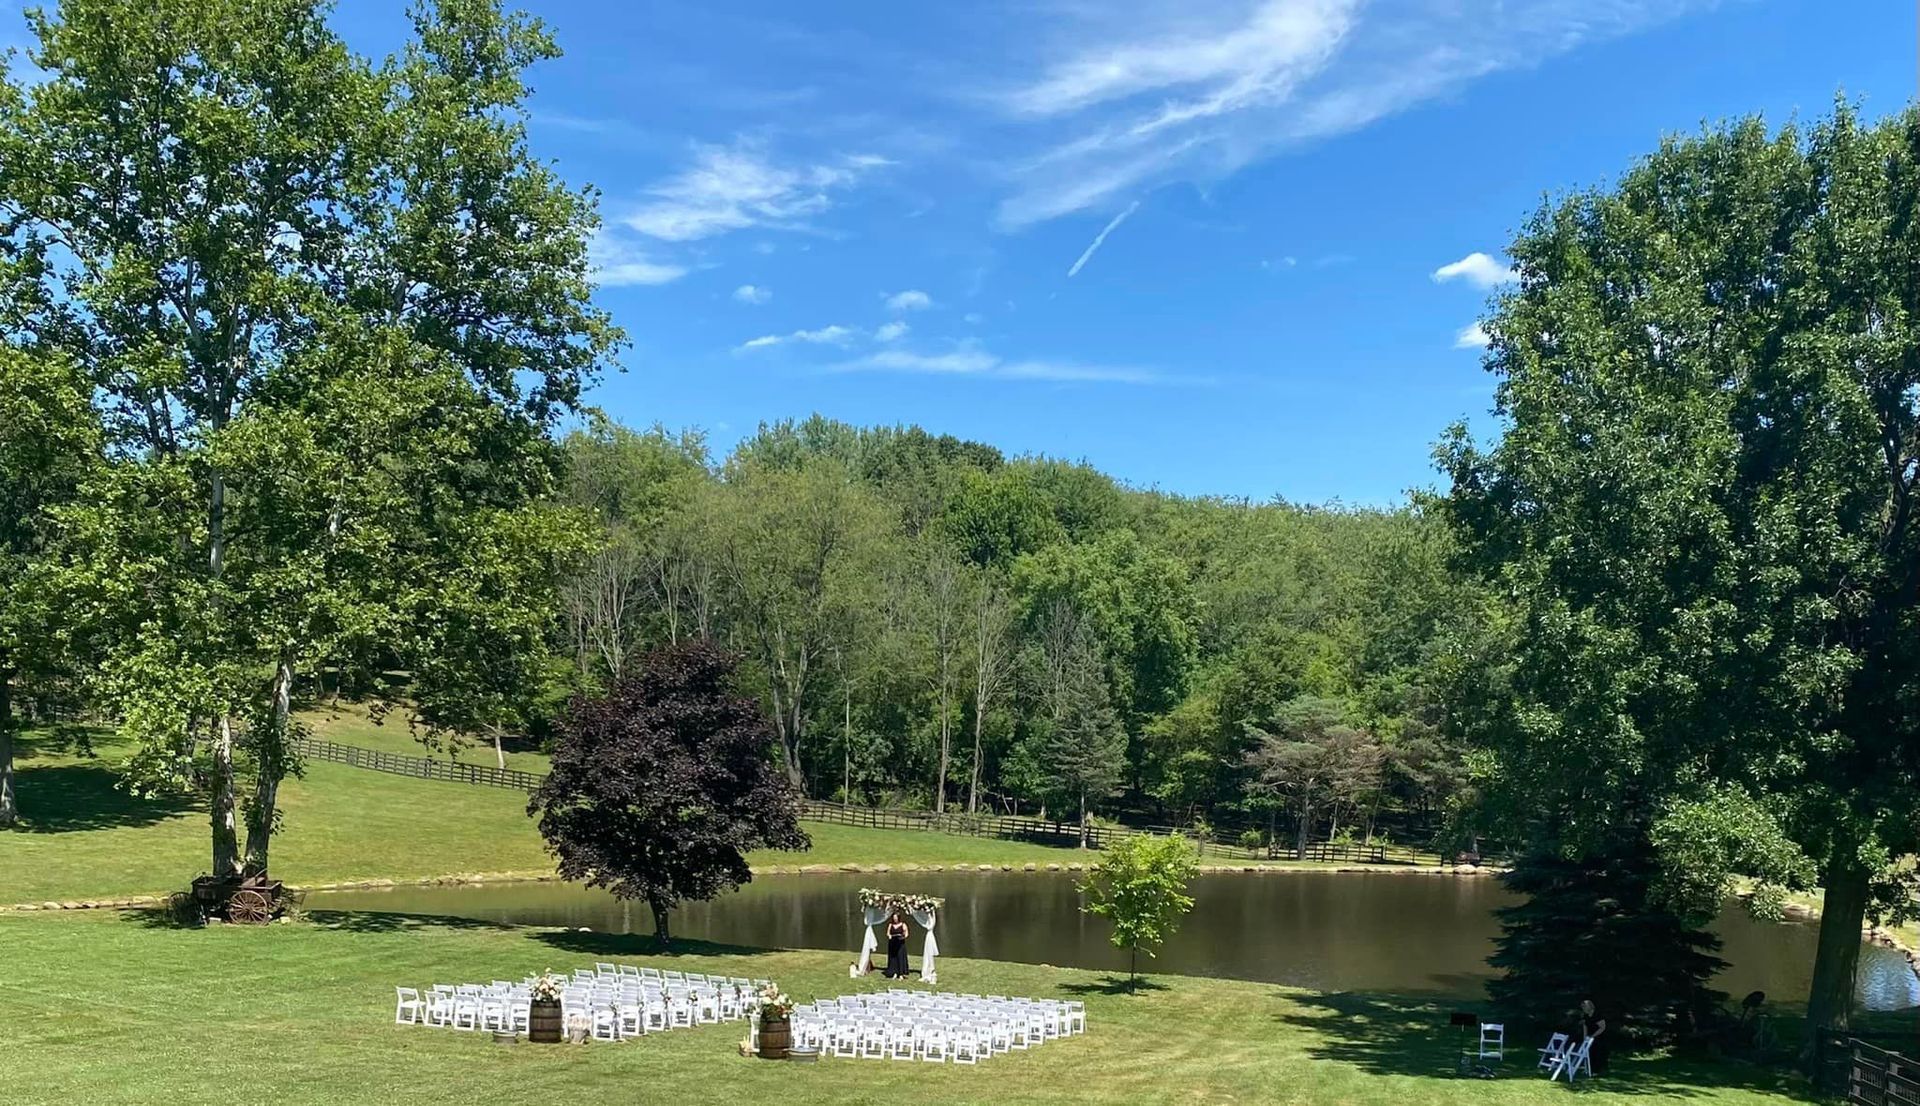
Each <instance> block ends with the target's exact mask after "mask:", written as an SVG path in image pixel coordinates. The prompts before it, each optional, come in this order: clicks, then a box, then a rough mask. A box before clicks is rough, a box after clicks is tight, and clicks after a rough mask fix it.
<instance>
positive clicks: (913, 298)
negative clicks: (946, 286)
mask: <svg viewBox="0 0 1920 1106" xmlns="http://www.w3.org/2000/svg"><path fill="white" fill-rule="evenodd" d="M880 294H881V295H883V296H886V298H887V309H888V310H889V311H925V310H926V309H927V308H929V307H932V306H933V297H932V296H929V295H927V294H926V293H925V292H922V291H920V290H919V289H917V288H909V289H907V290H906V291H904V292H895V293H893V294H892V295H887V293H885V292H882V293H880Z"/></svg>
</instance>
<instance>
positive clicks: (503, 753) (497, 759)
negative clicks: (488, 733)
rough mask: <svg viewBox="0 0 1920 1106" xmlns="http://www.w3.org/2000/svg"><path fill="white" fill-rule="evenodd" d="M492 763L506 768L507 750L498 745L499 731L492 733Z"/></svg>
mask: <svg viewBox="0 0 1920 1106" xmlns="http://www.w3.org/2000/svg"><path fill="white" fill-rule="evenodd" d="M493 763H494V764H495V765H496V766H498V767H500V768H502V769H504V768H505V767H506V766H507V750H506V749H505V748H503V747H502V746H501V744H500V731H499V730H494V731H493Z"/></svg>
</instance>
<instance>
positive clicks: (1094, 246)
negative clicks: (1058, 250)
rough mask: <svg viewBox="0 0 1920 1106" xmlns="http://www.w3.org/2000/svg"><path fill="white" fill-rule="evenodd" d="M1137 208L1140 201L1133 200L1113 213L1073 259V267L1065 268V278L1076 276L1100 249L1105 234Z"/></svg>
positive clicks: (1110, 231)
mask: <svg viewBox="0 0 1920 1106" xmlns="http://www.w3.org/2000/svg"><path fill="white" fill-rule="evenodd" d="M1138 210H1140V201H1139V200H1135V201H1133V202H1132V203H1130V204H1128V205H1127V206H1126V210H1124V211H1122V212H1121V213H1120V214H1118V215H1115V216H1114V217H1113V218H1112V219H1111V220H1109V221H1108V223H1107V225H1106V226H1104V227H1101V228H1100V233H1099V234H1096V235H1094V236H1093V241H1091V242H1089V243H1087V248H1086V249H1084V250H1082V251H1080V259H1079V260H1077V261H1075V262H1074V263H1073V267H1072V268H1070V269H1068V270H1067V279H1069V280H1071V279H1073V278H1074V277H1075V276H1078V275H1079V273H1080V270H1081V269H1082V268H1083V267H1084V266H1085V265H1086V263H1087V262H1088V260H1090V259H1091V258H1092V257H1093V255H1094V254H1095V253H1096V252H1097V251H1098V250H1099V249H1100V245H1101V243H1103V242H1105V241H1106V240H1107V235H1109V234H1112V233H1113V232H1114V228H1116V227H1118V226H1119V225H1120V224H1121V223H1124V222H1126V221H1127V216H1129V215H1132V214H1133V213H1134V212H1136V211H1138Z"/></svg>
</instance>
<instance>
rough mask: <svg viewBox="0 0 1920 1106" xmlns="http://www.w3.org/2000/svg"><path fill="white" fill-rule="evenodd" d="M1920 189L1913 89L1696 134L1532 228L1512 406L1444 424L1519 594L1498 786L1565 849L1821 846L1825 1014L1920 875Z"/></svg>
mask: <svg viewBox="0 0 1920 1106" xmlns="http://www.w3.org/2000/svg"><path fill="white" fill-rule="evenodd" d="M1917 218H1920V116H1916V115H1914V114H1912V113H1909V114H1906V115H1902V116H1898V117H1894V118H1889V119H1887V120H1885V121H1884V122H1882V123H1879V124H1877V125H1873V126H1868V125H1864V124H1863V123H1862V122H1861V121H1860V120H1859V119H1858V118H1857V117H1856V115H1855V113H1854V112H1853V111H1852V110H1850V109H1848V108H1846V107H1844V106H1842V107H1841V108H1839V109H1837V110H1836V112H1835V114H1834V115H1833V117H1832V118H1830V119H1829V120H1827V121H1825V122H1822V123H1820V124H1818V125H1816V126H1814V127H1812V128H1811V129H1809V130H1806V131H1804V132H1803V131H1800V130H1796V129H1792V128H1789V129H1787V130H1784V131H1780V132H1778V133H1771V134H1770V133H1769V132H1768V131H1767V129H1766V128H1765V127H1764V126H1763V125H1762V124H1761V123H1760V122H1759V121H1757V120H1749V121H1746V122H1742V123H1739V124H1736V125H1733V126H1729V127H1726V128H1722V129H1716V130H1712V131H1709V132H1707V133H1704V134H1701V135H1699V136H1697V137H1693V138H1686V139H1676V140H1672V141H1669V142H1667V143H1666V144H1664V145H1663V146H1662V147H1661V148H1660V149H1659V150H1658V151H1657V152H1655V153H1654V154H1652V155H1651V156H1650V157H1648V158H1646V159H1645V160H1643V161H1642V162H1640V163H1639V164H1637V165H1635V166H1634V167H1632V168H1631V169H1630V170H1629V171H1628V172H1627V174H1626V175H1625V177H1623V178H1622V179H1621V180H1620V182H1619V183H1618V184H1617V185H1616V186H1614V187H1612V188H1609V189H1605V190H1598V191H1593V192H1587V193H1582V194H1579V195H1575V196H1572V197H1570V198H1567V199H1565V200H1564V201H1559V202H1556V203H1553V204H1551V205H1549V206H1547V207H1546V208H1544V209H1543V210H1542V211H1540V212H1539V214H1538V215H1536V216H1535V217H1534V218H1533V219H1532V221H1531V222H1530V223H1529V224H1528V225H1527V226H1526V228H1525V229H1524V231H1523V232H1522V233H1521V234H1520V236H1519V237H1518V239H1517V240H1516V241H1515V242H1514V243H1513V246H1512V249H1511V253H1512V256H1513V259H1514V262H1515V266H1516V270H1517V274H1518V284H1517V286H1516V287H1515V288H1514V289H1513V291H1512V292H1511V293H1509V294H1507V295H1506V296H1504V297H1503V298H1502V300H1501V301H1500V302H1499V304H1498V306H1497V309H1496V310H1495V312H1494V314H1493V317H1492V318H1491V319H1490V320H1489V321H1488V323H1487V330H1488V332H1489V333H1490V334H1491V335H1492V337H1493V342H1492V346H1491V348H1490V350H1489V354H1488V366H1489V368H1490V369H1491V370H1492V371H1493V372H1494V373H1495V374H1496V376H1497V377H1498V388H1497V393H1496V396H1497V399H1496V403H1497V410H1498V412H1499V413H1500V415H1501V416H1502V417H1503V419H1504V423H1505V425H1504V432H1503V434H1502V437H1501V439H1500V441H1499V443H1498V444H1497V445H1496V446H1494V447H1492V448H1491V449H1486V450H1482V449H1479V448H1476V447H1475V446H1473V445H1472V444H1471V443H1470V442H1469V441H1468V440H1467V438H1466V436H1465V434H1464V432H1456V433H1455V434H1454V436H1452V437H1451V438H1450V440H1449V441H1448V442H1447V443H1445V445H1444V446H1443V447H1442V459H1443V463H1444V465H1445V467H1446V468H1447V470H1448V471H1449V472H1450V474H1451V476H1452V479H1453V492H1452V496H1451V499H1450V501H1449V503H1448V505H1447V511H1448V513H1449V515H1450V517H1451V519H1452V521H1453V523H1454V526H1455V530H1456V533H1457V535H1458V537H1459V539H1460V541H1461V545H1462V549H1463V554H1464V556H1465V559H1466V561H1467V563H1468V564H1469V565H1471V566H1473V567H1474V568H1476V569H1477V570H1478V571H1479V572H1480V574H1481V575H1482V576H1483V578H1484V579H1485V580H1486V581H1487V582H1488V583H1489V584H1490V585H1492V591H1493V592H1494V593H1496V594H1499V595H1502V596H1505V597H1507V602H1505V603H1503V604H1502V605H1501V607H1500V608H1499V609H1497V610H1496V611H1495V612H1494V615H1493V617H1494V620H1495V624H1496V625H1497V626H1498V627H1499V629H1500V633H1501V635H1502V636H1503V637H1504V638H1505V639H1506V641H1507V643H1508V645H1509V646H1510V654H1509V663H1508V664H1507V665H1506V666H1505V669H1504V671H1503V672H1502V673H1501V676H1500V678H1501V679H1502V680H1503V681H1504V683H1505V685H1506V686H1507V688H1508V689H1509V692H1510V693H1509V694H1508V695H1506V696H1504V697H1503V702H1502V703H1500V704H1498V705H1497V708H1496V709H1493V710H1488V711H1482V712H1480V713H1481V717H1479V718H1478V719H1477V721H1476V724H1475V728H1476V731H1477V737H1478V739H1479V740H1480V741H1481V742H1482V743H1483V744H1484V745H1486V746H1487V748H1488V751H1489V753H1490V755H1488V756H1487V757H1486V758H1485V760H1484V768H1485V772H1484V773H1483V778H1482V780H1481V781H1480V784H1481V788H1482V792H1483V794H1485V795H1486V796H1487V797H1488V799H1489V800H1490V805H1491V807H1492V808H1494V809H1497V810H1504V811H1506V812H1507V814H1508V815H1509V817H1508V818H1507V820H1506V822H1507V825H1508V827H1509V828H1511V829H1513V830H1514V831H1516V832H1521V833H1526V834H1527V835H1528V836H1529V837H1530V838H1536V839H1538V838H1549V839H1550V841H1551V843H1552V844H1553V845H1554V846H1555V847H1556V849H1557V851H1558V852H1559V853H1560V855H1562V856H1565V857H1567V858H1569V859H1572V860H1579V859H1581V858H1583V857H1584V858H1591V857H1598V856H1604V855H1606V851H1607V850H1609V849H1612V848H1614V847H1615V846H1612V845H1610V844H1609V841H1610V840H1612V839H1614V838H1616V837H1617V836H1618V835H1619V834H1620V832H1621V830H1622V827H1623V825H1628V826H1631V827H1632V828H1633V829H1634V831H1635V832H1636V833H1637V834H1638V835H1639V838H1640V839H1641V840H1644V841H1646V842H1649V843H1651V844H1653V845H1655V846H1656V847H1658V853H1657V855H1658V858H1659V862H1660V864H1661V865H1662V867H1663V868H1664V869H1667V870H1668V873H1667V875H1666V877H1665V879H1664V882H1665V883H1666V884H1667V885H1668V886H1669V887H1672V888H1678V889H1685V888H1689V887H1690V888H1694V889H1695V890H1696V891H1697V890H1698V889H1699V888H1700V887H1702V886H1703V885H1704V886H1705V887H1708V888H1710V889H1715V890H1724V889H1725V887H1726V886H1727V882H1728V879H1729V877H1731V876H1732V875H1733V874H1735V873H1737V872H1739V871H1740V870H1741V869H1742V868H1743V867H1745V866H1747V860H1748V858H1749V857H1761V858H1765V859H1766V860H1767V862H1768V863H1767V866H1768V867H1769V868H1772V869H1774V870H1773V871H1771V872H1756V873H1753V874H1756V875H1761V876H1763V877H1766V878H1786V877H1787V876H1788V874H1789V873H1790V872H1791V871H1792V869H1793V868H1794V866H1795V865H1794V864H1793V858H1792V857H1791V856H1790V855H1786V856H1783V851H1782V849H1781V848H1780V847H1779V846H1780V845H1782V844H1784V843H1787V842H1791V843H1792V844H1794V845H1797V846H1798V847H1799V848H1800V849H1803V850H1804V851H1805V853H1806V854H1807V855H1808V856H1809V857H1810V858H1811V859H1812V861H1813V862H1814V863H1815V864H1816V865H1817V867H1818V869H1819V878H1820V880H1821V882H1822V884H1823V885H1824V887H1825V896H1826V897H1825V904H1824V908H1823V910H1822V917H1821V932H1820V939H1819V946H1818V953H1817V960H1816V964H1815V967H1814V982H1813V993H1812V995H1811V999H1810V1003H1809V1026H1810V1030H1811V1032H1813V1033H1815V1034H1818V1033H1821V1032H1824V1031H1827V1030H1830V1029H1832V1028H1835V1027H1840V1026H1844V1025H1846V1024H1847V1020H1848V1017H1849V1011H1850V1006H1851V1002H1852V987H1853V976H1854V969H1855V966H1856V963H1857V960H1858V956H1859V949H1860V928H1861V923H1862V919H1863V917H1864V916H1865V915H1866V914H1867V913H1868V912H1869V910H1870V909H1875V910H1877V909H1878V908H1879V907H1880V906H1884V905H1886V904H1888V903H1901V902H1904V903H1906V904H1908V905H1910V904H1911V895H1910V894H1906V895H1890V894H1888V893H1889V892H1891V891H1892V890H1893V888H1894V877H1895V876H1896V874H1897V872H1898V870H1899V868H1898V865H1897V864H1896V863H1895V861H1896V858H1899V857H1901V856H1904V855H1910V854H1911V853H1912V852H1913V851H1914V850H1915V847H1916V845H1920V841H1917V840H1916V832H1920V697H1916V694H1915V689H1916V688H1920V521H1917V520H1916V518H1915V514H1916V503H1915V498H1916V496H1915V492H1916V488H1915V481H1916V478H1920V332H1916V325H1920V224H1917V223H1916V219H1917ZM1700 826H1708V827H1713V828H1712V831H1711V832H1710V833H1708V834H1706V835H1704V836H1703V835H1702V834H1701V833H1698V832H1694V831H1693V828H1697V827H1700ZM1716 842H1717V844H1716ZM1744 843H1754V844H1758V845H1759V846H1761V847H1759V848H1750V847H1747V846H1746V844H1744ZM1703 844H1704V845H1705V846H1708V847H1702V846H1703ZM1787 852H1788V853H1790V852H1791V850H1790V849H1789V850H1787ZM1674 869H1680V870H1678V871H1675V870H1674Z"/></svg>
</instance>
